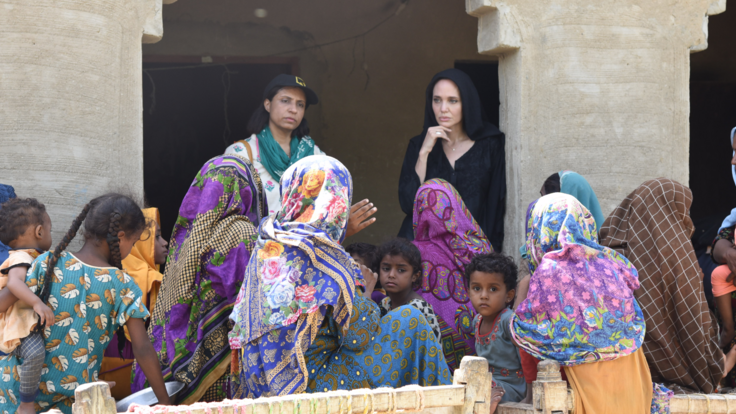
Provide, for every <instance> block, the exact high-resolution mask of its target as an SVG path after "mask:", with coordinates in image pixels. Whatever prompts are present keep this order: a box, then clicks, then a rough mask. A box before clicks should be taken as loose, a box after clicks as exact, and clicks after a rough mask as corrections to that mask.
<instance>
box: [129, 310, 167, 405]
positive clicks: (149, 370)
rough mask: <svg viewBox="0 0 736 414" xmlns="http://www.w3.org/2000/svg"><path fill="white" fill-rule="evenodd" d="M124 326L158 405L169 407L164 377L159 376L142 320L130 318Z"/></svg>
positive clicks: (156, 359) (154, 356) (154, 353)
mask: <svg viewBox="0 0 736 414" xmlns="http://www.w3.org/2000/svg"><path fill="white" fill-rule="evenodd" d="M125 326H127V327H128V332H129V333H130V341H131V342H132V343H133V355H135V359H136V360H137V362H138V365H140V367H141V369H142V370H143V373H144V374H145V375H146V379H148V383H149V384H151V388H152V389H153V393H154V394H156V398H157V399H158V403H159V404H162V405H171V401H170V400H169V393H168V392H167V391H166V385H164V376H163V374H161V365H160V364H159V362H158V355H156V351H155V350H154V349H153V345H151V340H150V339H148V334H147V333H146V325H144V323H143V319H139V318H130V319H128V322H127V323H126V324H125Z"/></svg>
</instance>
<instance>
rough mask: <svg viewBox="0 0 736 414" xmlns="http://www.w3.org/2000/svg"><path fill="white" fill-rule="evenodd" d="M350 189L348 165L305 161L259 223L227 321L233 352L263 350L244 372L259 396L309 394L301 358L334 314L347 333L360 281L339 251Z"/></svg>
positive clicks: (247, 360) (319, 158)
mask: <svg viewBox="0 0 736 414" xmlns="http://www.w3.org/2000/svg"><path fill="white" fill-rule="evenodd" d="M352 185H353V184H352V178H351V176H350V173H349V172H348V170H347V169H346V168H345V166H343V165H342V164H341V163H340V162H339V161H337V160H336V159H334V158H331V157H328V156H325V155H314V156H310V157H305V158H303V159H301V160H300V161H298V162H297V163H296V164H294V165H292V166H291V167H290V168H289V169H288V170H286V172H285V173H284V175H283V176H282V178H281V194H282V207H281V211H279V212H278V213H276V214H274V215H271V216H270V217H268V218H267V219H265V220H263V222H262V223H261V227H260V229H259V233H258V241H257V243H256V249H255V251H254V254H253V255H252V256H251V260H250V263H249V265H248V269H247V271H246V275H245V283H243V287H242V288H241V291H240V294H239V301H238V304H237V305H236V307H235V310H234V311H233V313H232V315H231V316H230V318H231V319H232V320H233V321H235V328H234V329H233V331H232V332H231V334H230V344H231V347H232V348H236V349H237V348H241V347H242V346H243V345H245V344H247V343H251V342H253V341H256V342H257V343H258V348H259V349H260V354H257V353H254V354H250V355H243V359H244V363H243V364H242V366H243V367H244V368H243V369H245V367H246V366H247V367H248V372H244V373H241V377H242V378H245V379H246V382H247V384H246V386H247V387H249V388H251V389H254V392H253V394H255V395H261V396H277V395H289V394H293V393H299V392H303V391H304V390H305V389H306V386H307V380H308V378H309V375H308V372H307V368H306V363H305V359H304V352H305V351H306V350H307V348H308V347H309V345H310V344H311V343H312V341H313V340H314V338H315V336H316V335H317V332H318V330H319V329H320V327H321V326H322V321H323V319H324V317H325V315H326V314H327V312H328V310H329V309H330V308H331V309H332V318H334V319H335V321H336V322H337V323H338V325H340V326H341V327H342V329H343V330H346V329H347V328H348V322H349V320H350V313H351V311H352V308H353V297H354V295H355V284H356V281H357V280H358V278H359V277H360V276H359V271H358V268H357V266H356V265H355V264H354V263H353V261H352V260H351V257H350V255H349V254H348V253H346V252H345V250H344V249H343V248H342V246H341V245H340V242H341V241H342V239H343V237H344V234H345V229H346V228H347V223H348V213H349V206H350V201H351V198H352ZM241 385H242V384H241ZM256 390H257V391H256Z"/></svg>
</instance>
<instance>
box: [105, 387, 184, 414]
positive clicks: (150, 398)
mask: <svg viewBox="0 0 736 414" xmlns="http://www.w3.org/2000/svg"><path fill="white" fill-rule="evenodd" d="M183 388H184V383H183V382H179V381H172V382H167V383H166V391H167V392H168V393H169V397H172V399H173V397H174V396H176V394H177V393H178V392H179V391H181V390H182V389H183ZM133 403H135V404H138V405H155V404H156V403H158V399H157V398H156V395H155V394H154V393H153V389H152V388H150V387H149V388H146V389H143V390H140V391H138V392H137V393H135V394H132V395H129V396H127V397H125V398H123V399H122V400H120V401H118V402H117V403H116V404H115V408H116V409H117V411H118V412H119V413H124V412H126V411H128V407H130V405H131V404H133Z"/></svg>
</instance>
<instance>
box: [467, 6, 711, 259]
mask: <svg viewBox="0 0 736 414" xmlns="http://www.w3.org/2000/svg"><path fill="white" fill-rule="evenodd" d="M466 6H467V10H468V12H469V13H470V14H472V15H474V16H477V17H478V18H479V32H478V50H479V51H480V52H481V53H484V54H488V55H494V56H498V57H499V66H500V67H499V74H500V75H499V76H500V83H501V122H500V123H501V125H500V126H501V129H502V130H503V131H505V132H506V136H507V142H506V156H507V165H508V166H509V167H508V168H509V181H508V184H509V202H508V205H507V211H508V213H507V216H506V234H507V235H506V243H509V244H510V245H512V246H514V245H519V244H521V243H522V242H523V231H524V214H525V211H526V207H527V205H528V203H529V202H531V201H532V200H534V199H535V198H537V197H538V196H539V190H540V187H541V184H542V182H543V181H544V179H545V178H546V177H547V176H548V175H550V174H551V173H553V172H555V171H560V170H563V169H569V170H574V171H577V172H579V173H581V174H583V175H584V176H585V177H586V178H587V179H588V180H589V181H590V183H591V185H592V186H593V187H594V188H595V189H596V192H597V194H598V197H599V199H600V201H601V206H602V208H603V210H604V213H605V214H608V213H609V212H611V211H612V210H613V209H614V208H615V207H616V205H617V204H618V203H619V202H620V201H621V200H622V199H623V198H624V197H625V196H626V195H627V194H628V193H630V192H631V191H632V190H633V189H634V188H636V187H637V186H638V185H639V184H641V183H642V182H643V181H645V180H647V179H650V178H655V177H659V176H665V177H669V178H673V179H675V180H678V181H680V182H683V183H687V182H688V156H689V123H688V116H689V109H690V108H689V105H690V103H689V70H690V53H691V52H692V51H697V50H702V49H704V48H705V47H706V46H707V32H705V31H704V28H705V29H706V30H707V15H708V14H716V13H720V12H722V11H723V10H724V9H725V0H721V1H717V2H713V0H694V1H688V2H681V1H674V0H670V1H658V2H640V1H636V0H627V1H618V2H613V3H611V2H590V1H588V0H552V1H545V2H539V1H536V0H466Z"/></svg>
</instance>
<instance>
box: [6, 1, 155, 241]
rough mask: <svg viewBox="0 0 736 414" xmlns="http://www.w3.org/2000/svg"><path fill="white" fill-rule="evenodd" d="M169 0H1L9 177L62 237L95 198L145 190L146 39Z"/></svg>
mask: <svg viewBox="0 0 736 414" xmlns="http://www.w3.org/2000/svg"><path fill="white" fill-rule="evenodd" d="M161 4H162V0H65V1H61V0H0V183H4V184H11V185H13V186H14V187H15V190H16V193H17V194H18V195H19V196H21V197H24V196H25V197H29V196H32V197H36V198H38V199H39V200H41V201H42V202H43V203H45V204H46V207H47V208H48V210H49V213H50V215H51V219H52V221H53V228H54V243H57V242H58V241H59V240H60V239H61V236H62V235H63V234H64V233H65V232H66V230H67V229H68V228H69V225H70V224H71V221H72V219H73V218H74V217H75V216H76V215H77V214H78V213H79V211H81V208H82V206H83V205H84V204H85V203H86V202H87V201H88V200H90V199H91V198H93V197H95V196H97V195H100V194H102V193H105V192H107V191H111V190H118V191H126V192H128V193H130V194H132V195H134V196H137V197H139V198H142V196H143V123H142V97H141V93H142V89H141V76H142V73H141V42H142V41H143V42H148V43H152V42H156V41H158V40H159V39H161V36H162V35H163V25H162V22H161V7H162V6H161Z"/></svg>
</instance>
